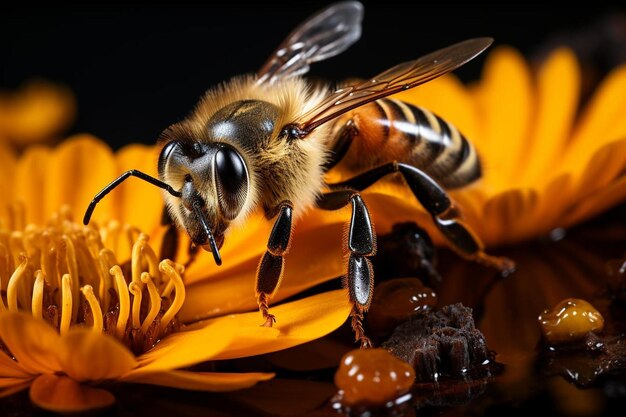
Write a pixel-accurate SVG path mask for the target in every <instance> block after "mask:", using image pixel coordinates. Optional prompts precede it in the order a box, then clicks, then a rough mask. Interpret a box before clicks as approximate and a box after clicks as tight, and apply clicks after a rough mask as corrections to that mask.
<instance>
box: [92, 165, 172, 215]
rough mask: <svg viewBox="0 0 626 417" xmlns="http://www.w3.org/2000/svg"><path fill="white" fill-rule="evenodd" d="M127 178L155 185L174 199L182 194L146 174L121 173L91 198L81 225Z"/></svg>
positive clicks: (138, 172) (134, 172)
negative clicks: (97, 205)
mask: <svg viewBox="0 0 626 417" xmlns="http://www.w3.org/2000/svg"><path fill="white" fill-rule="evenodd" d="M128 177H137V178H140V179H142V180H144V181H147V182H149V183H150V184H152V185H156V186H157V187H159V188H162V189H164V190H165V191H167V192H168V193H170V194H171V195H173V196H174V197H178V198H180V197H182V193H181V192H180V191H176V190H175V189H173V188H172V187H171V186H170V185H168V184H166V183H164V182H163V181H161V180H158V179H156V178H154V177H153V176H150V175H148V174H146V173H143V172H141V171H138V170H136V169H131V170H130V171H126V172H125V173H123V174H122V175H120V176H119V177H117V178H116V179H115V180H114V181H112V182H111V183H110V184H109V185H107V186H106V187H104V188H103V189H102V191H100V192H99V193H98V194H96V196H95V197H94V198H93V200H91V203H89V207H87V210H86V211H85V217H84V218H83V224H84V225H88V224H89V221H90V220H91V215H92V214H93V211H94V209H95V208H96V204H98V203H99V202H100V200H102V199H103V198H104V197H105V196H106V195H107V194H109V193H110V192H111V191H112V190H113V189H114V188H115V187H117V186H118V185H120V184H121V183H122V182H123V181H124V180H125V179H126V178H128Z"/></svg>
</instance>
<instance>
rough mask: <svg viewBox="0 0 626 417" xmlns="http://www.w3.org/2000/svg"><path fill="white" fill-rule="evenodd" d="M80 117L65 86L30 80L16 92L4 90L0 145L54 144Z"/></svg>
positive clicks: (0, 105) (0, 103)
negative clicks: (77, 117) (52, 142)
mask: <svg viewBox="0 0 626 417" xmlns="http://www.w3.org/2000/svg"><path fill="white" fill-rule="evenodd" d="M75 116H76V100H75V99H74V95H73V94H72V92H71V91H70V90H69V89H68V88H66V87H63V86H60V85H54V84H51V83H48V82H45V81H40V80H36V81H30V82H29V83H27V84H25V85H23V86H22V87H21V88H20V89H19V90H17V91H15V92H4V91H0V142H3V141H7V142H10V143H12V144H14V145H16V146H17V147H18V148H19V147H22V146H25V145H29V144H32V143H37V142H44V141H50V140H53V139H55V138H56V137H57V135H58V134H60V133H62V132H63V131H64V130H65V129H67V128H68V127H69V126H70V125H71V124H72V123H73V122H74V118H75Z"/></svg>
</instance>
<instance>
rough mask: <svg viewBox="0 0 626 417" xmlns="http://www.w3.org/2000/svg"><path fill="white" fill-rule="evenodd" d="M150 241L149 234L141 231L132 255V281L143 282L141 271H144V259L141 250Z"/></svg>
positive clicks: (133, 246)
mask: <svg viewBox="0 0 626 417" xmlns="http://www.w3.org/2000/svg"><path fill="white" fill-rule="evenodd" d="M147 242H148V236H147V235H145V234H143V233H141V234H139V239H137V242H135V244H134V245H132V248H133V250H132V255H131V275H132V282H141V272H142V269H143V268H142V265H141V263H142V262H141V261H142V259H143V258H142V256H141V252H142V250H143V248H144V246H146V243H147Z"/></svg>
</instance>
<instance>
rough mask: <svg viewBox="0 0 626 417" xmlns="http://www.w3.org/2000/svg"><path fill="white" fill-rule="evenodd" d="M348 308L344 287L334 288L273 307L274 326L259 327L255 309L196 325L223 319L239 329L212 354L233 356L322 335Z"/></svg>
mask: <svg viewBox="0 0 626 417" xmlns="http://www.w3.org/2000/svg"><path fill="white" fill-rule="evenodd" d="M351 308H352V307H351V305H350V303H349V302H348V296H347V293H346V291H344V290H336V291H329V292H326V293H322V294H317V295H314V296H311V297H307V298H304V299H301V300H297V301H293V302H290V303H286V304H281V305H278V306H275V307H273V308H272V309H271V310H270V311H271V312H272V314H274V315H276V324H275V325H274V327H273V328H267V327H260V324H261V323H262V321H263V320H262V317H261V315H260V313H258V312H256V311H255V312H252V313H245V314H237V315H234V316H226V317H219V318H216V319H212V320H209V321H207V322H204V323H199V324H197V325H198V326H200V325H207V324H212V323H220V322H224V323H228V325H229V326H232V327H234V328H236V329H239V333H238V335H237V337H236V338H235V339H234V340H233V341H232V343H231V344H230V345H229V346H228V349H225V350H223V351H222V352H221V353H219V354H217V355H216V356H215V357H214V358H213V359H215V360H218V359H233V358H240V357H245V356H251V355H261V354H264V353H269V352H275V351H277V350H282V349H287V348H290V347H293V346H297V345H300V344H302V343H305V342H309V341H311V340H314V339H318V338H320V337H322V336H325V335H327V334H328V333H330V332H332V331H333V330H335V329H337V328H338V327H339V326H341V325H342V324H343V323H344V322H345V321H346V318H347V317H348V314H349V313H350V310H351Z"/></svg>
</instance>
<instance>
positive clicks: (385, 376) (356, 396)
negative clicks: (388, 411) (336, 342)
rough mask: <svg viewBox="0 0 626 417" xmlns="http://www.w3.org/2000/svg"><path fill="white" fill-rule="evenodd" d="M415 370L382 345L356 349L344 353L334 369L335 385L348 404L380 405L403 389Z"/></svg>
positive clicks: (407, 387) (406, 389) (408, 384)
mask: <svg viewBox="0 0 626 417" xmlns="http://www.w3.org/2000/svg"><path fill="white" fill-rule="evenodd" d="M414 380H415V371H414V370H413V368H412V367H411V366H410V365H409V364H408V363H406V362H404V361H402V360H400V359H398V358H396V357H395V356H393V355H392V354H391V353H389V352H388V351H387V350H386V349H382V348H376V349H358V350H353V351H350V352H348V353H346V354H345V355H344V356H343V358H342V359H341V363H340V365H339V369H337V372H336V373H335V385H337V387H338V388H339V389H341V390H342V391H343V401H344V403H346V404H348V405H355V404H360V405H382V404H385V403H386V402H388V401H392V400H394V399H395V398H397V397H398V396H400V395H402V394H404V393H406V392H407V391H408V390H409V389H410V388H411V386H412V385H413V382H414Z"/></svg>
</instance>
